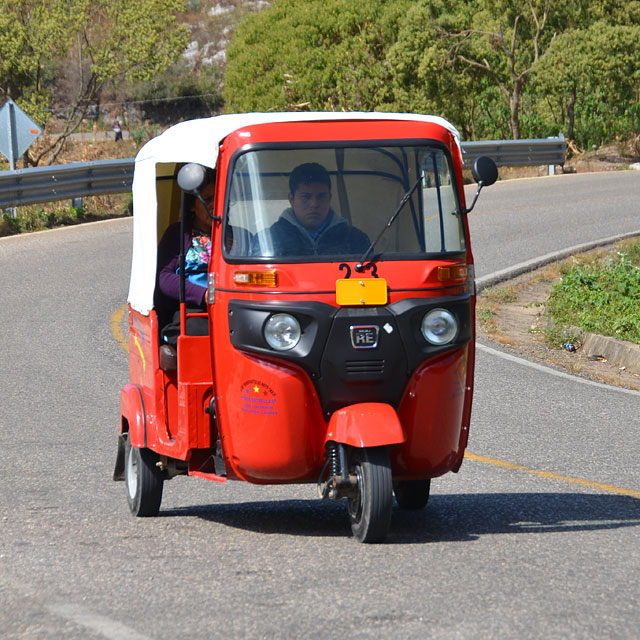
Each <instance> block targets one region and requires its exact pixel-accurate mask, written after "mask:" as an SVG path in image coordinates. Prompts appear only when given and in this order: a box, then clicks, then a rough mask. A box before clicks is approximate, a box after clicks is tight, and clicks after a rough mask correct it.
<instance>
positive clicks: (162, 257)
mask: <svg viewBox="0 0 640 640" xmlns="http://www.w3.org/2000/svg"><path fill="white" fill-rule="evenodd" d="M191 231H192V225H191V223H190V222H189V221H187V220H185V225H184V238H183V244H184V252H185V254H186V253H187V251H188V250H189V247H190V246H191ZM179 266H180V223H179V222H176V223H175V224H172V225H171V226H170V227H169V228H168V229H167V230H166V231H165V234H164V235H163V236H162V240H160V244H159V245H158V287H159V289H160V291H162V293H163V294H164V295H165V296H166V297H167V298H171V299H173V300H175V301H176V302H177V301H179V300H180V276H179V275H178V274H177V271H178V267H179ZM206 291H207V290H206V288H205V287H200V286H198V285H197V284H193V282H189V281H188V280H187V281H186V282H185V283H184V297H185V302H186V303H187V305H188V306H194V307H199V306H202V305H204V303H205V301H204V294H205V293H206Z"/></svg>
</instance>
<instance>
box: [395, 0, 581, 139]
mask: <svg viewBox="0 0 640 640" xmlns="http://www.w3.org/2000/svg"><path fill="white" fill-rule="evenodd" d="M581 12H582V4H581V3H580V2H579V1H577V0H563V1H562V2H560V0H481V1H479V2H469V1H468V0H451V1H450V2H447V3H446V4H445V3H444V2H443V0H421V1H420V2H418V3H416V4H415V6H414V7H413V8H412V10H411V12H410V13H409V14H408V16H407V20H406V23H405V27H404V28H403V30H401V36H402V37H401V38H400V39H399V40H398V43H397V44H396V51H395V59H398V58H400V57H401V56H402V55H403V52H404V51H411V52H418V57H417V60H416V64H417V66H416V67H414V68H415V78H416V82H415V83H414V87H413V89H414V91H416V92H422V90H423V88H424V90H425V91H426V92H427V94H428V95H433V91H434V89H435V88H436V87H433V86H430V85H432V84H433V82H432V81H430V80H428V79H427V78H426V75H425V73H424V72H421V68H422V67H424V65H428V66H430V67H431V69H432V71H433V72H434V73H438V74H440V75H449V76H451V80H450V88H451V89H452V90H453V91H454V93H455V95H456V97H457V98H458V99H462V101H463V104H465V105H466V108H467V110H468V109H469V96H470V95H473V96H474V98H475V99H476V100H477V98H478V97H479V94H480V95H483V96H484V98H485V99H488V100H489V102H490V103H493V104H494V105H495V104H496V100H499V101H500V102H501V103H502V107H501V108H505V107H506V108H507V109H508V114H509V127H510V131H511V135H512V137H513V138H514V139H518V138H520V137H521V125H520V109H521V102H522V97H523V94H524V92H525V88H526V86H527V83H528V82H529V80H530V76H531V73H532V71H533V68H534V66H535V65H536V63H537V62H538V61H539V60H540V59H541V58H542V57H544V55H545V53H546V51H547V49H548V47H549V45H550V44H551V43H552V42H553V40H554V38H555V36H556V34H557V32H558V31H560V30H561V29H562V28H563V25H570V24H572V22H573V21H575V20H576V19H579V16H580V15H581ZM410 22H412V23H413V27H412V28H411V29H407V27H406V24H409V23H410ZM416 34H422V35H419V36H418V37H421V38H422V39H424V38H425V37H428V40H429V43H430V44H429V46H428V47H417V46H416V44H417V42H416ZM409 73H410V71H409ZM405 75H406V74H405ZM487 81H488V82H487ZM415 85H417V86H415ZM487 113H489V112H487Z"/></svg>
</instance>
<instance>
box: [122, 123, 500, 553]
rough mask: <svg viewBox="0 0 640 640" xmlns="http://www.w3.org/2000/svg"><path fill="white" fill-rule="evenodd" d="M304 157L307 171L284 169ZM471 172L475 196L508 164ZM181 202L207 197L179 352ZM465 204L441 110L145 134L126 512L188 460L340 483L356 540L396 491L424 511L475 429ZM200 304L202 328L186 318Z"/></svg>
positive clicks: (329, 491) (197, 470)
mask: <svg viewBox="0 0 640 640" xmlns="http://www.w3.org/2000/svg"><path fill="white" fill-rule="evenodd" d="M309 165H313V167H314V168H315V169H314V171H316V173H313V171H312V172H311V174H309V175H308V176H307V177H306V178H305V175H306V174H305V173H304V170H302V173H301V172H300V170H297V171H294V170H295V169H296V168H299V167H300V166H303V167H306V169H307V170H308V171H311V170H310V169H309ZM318 166H319V167H320V169H318ZM318 171H319V172H320V173H318ZM207 172H208V173H209V175H214V176H215V178H214V180H215V196H214V198H213V201H212V203H211V205H209V204H208V203H206V202H205V201H204V200H203V199H202V198H201V194H200V191H201V189H202V184H203V181H204V179H205V176H206V174H207ZM295 175H298V179H296V180H297V181H296V180H294V176H295ZM300 175H302V178H301V179H299V178H300ZM473 175H474V178H475V180H476V182H478V189H477V192H476V198H477V196H478V194H479V192H480V189H481V188H482V186H485V185H489V184H492V183H493V182H495V180H496V178H497V170H496V166H495V164H494V163H493V161H492V160H490V159H488V158H479V159H478V160H477V161H476V163H475V164H474V168H473ZM309 176H310V177H309ZM318 176H320V177H318ZM189 197H195V198H196V199H199V201H200V202H201V203H202V205H203V206H209V207H210V211H209V213H210V227H211V253H210V260H209V263H208V271H207V273H206V278H205V279H206V287H207V290H206V298H205V299H206V307H204V308H202V309H200V310H199V311H198V310H196V312H195V313H193V312H192V311H191V309H190V308H188V306H187V304H186V301H185V294H184V289H185V287H184V284H185V278H186V276H185V268H184V264H185V262H184V255H183V253H184V251H181V254H182V255H181V256H180V261H179V264H180V266H179V267H178V269H177V273H178V275H180V276H181V278H182V282H181V285H182V286H181V298H180V299H179V300H176V301H175V308H176V309H179V311H180V313H179V317H180V325H179V335H178V337H177V346H176V349H175V350H174V351H173V352H172V354H171V355H172V357H167V356H166V349H165V347H166V345H164V344H162V343H161V338H160V336H161V334H162V330H163V326H162V325H163V323H165V322H166V314H164V315H163V314H161V313H160V312H159V302H158V295H159V291H158V282H159V277H158V273H157V271H158V267H157V253H158V243H159V241H160V239H161V238H162V237H163V235H164V233H165V231H166V229H167V228H168V227H169V225H171V224H173V223H176V222H177V221H179V220H180V218H181V217H182V219H183V223H182V224H183V229H182V230H183V231H184V224H185V223H184V219H185V215H186V214H187V209H188V208H189V207H188V204H186V203H187V202H188V198H189ZM474 203H475V199H474ZM468 211H470V209H467V208H466V203H465V195H464V191H463V176H462V160H461V146H460V139H459V135H458V132H457V131H456V129H455V128H454V127H453V126H452V125H451V124H449V123H448V122H447V121H445V120H443V119H442V118H438V117H433V116H424V115H415V114H391V113H388V114H386V113H279V114H274V113H272V114H238V115H223V116H217V117H212V118H207V119H201V120H191V121H187V122H183V123H181V124H177V125H175V126H173V127H171V128H169V129H168V130H167V131H165V132H164V133H163V134H162V135H160V136H158V137H157V138H155V139H153V140H151V141H150V142H148V143H147V144H146V145H145V146H144V147H143V148H142V150H141V151H140V152H139V154H138V156H137V157H136V161H135V172H134V179H133V212H134V218H133V258H132V271H131V283H130V290H129V298H128V301H129V323H128V324H129V357H130V382H129V383H128V384H127V385H125V386H124V388H123V389H122V394H121V401H120V436H119V440H118V455H117V462H116V470H115V473H114V479H116V480H125V482H126V489H127V497H128V503H129V507H130V509H131V511H132V512H133V513H134V514H135V515H137V516H153V515H155V514H157V512H158V510H159V508H160V502H161V499H162V491H163V483H164V481H165V480H168V479H170V478H173V477H175V476H177V475H190V476H198V477H200V478H207V479H209V480H213V481H216V482H225V481H227V480H243V481H247V482H251V483H258V484H284V483H310V482H313V483H317V485H318V490H319V494H320V496H321V497H322V498H326V499H341V498H345V499H346V504H347V511H348V515H349V518H350V522H351V528H352V532H353V535H354V537H355V538H357V539H358V540H360V541H362V542H379V541H382V540H383V539H384V538H385V537H386V535H387V533H388V529H389V525H390V519H391V513H392V507H393V496H394V495H395V499H396V501H397V504H398V507H399V508H407V509H415V508H421V507H423V506H424V505H425V504H426V503H427V500H428V497H429V490H430V481H431V478H434V477H436V476H440V475H442V474H444V473H447V472H449V471H457V470H458V469H459V467H460V465H461V463H462V459H463V455H464V451H465V447H466V444H467V438H468V433H469V419H470V413H471V398H472V390H473V371H474V306H475V297H474V271H473V258H472V254H471V248H470V245H469V232H468V225H467V218H466V213H468ZM305 216H306V218H305ZM314 216H315V217H314ZM192 317H199V318H204V319H205V326H207V327H208V335H190V331H189V330H188V327H189V320H190V319H191V318H192ZM204 333H206V330H205V331H204ZM161 347H162V349H164V353H162V349H161ZM169 350H170V351H171V347H169ZM176 352H177V353H176Z"/></svg>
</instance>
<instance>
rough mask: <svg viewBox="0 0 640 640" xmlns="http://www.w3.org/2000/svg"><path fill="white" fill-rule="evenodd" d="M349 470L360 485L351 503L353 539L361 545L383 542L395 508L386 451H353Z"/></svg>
mask: <svg viewBox="0 0 640 640" xmlns="http://www.w3.org/2000/svg"><path fill="white" fill-rule="evenodd" d="M349 467H350V469H349V471H350V474H351V475H355V476H356V478H357V481H358V490H357V494H356V495H355V496H353V497H351V498H349V499H348V504H349V518H350V520H351V531H352V532H353V536H354V537H355V538H356V539H357V540H359V541H360V542H382V541H383V540H384V539H385V538H386V536H387V533H388V531H389V525H390V523H391V509H392V506H393V495H392V481H391V465H390V463H389V454H388V452H387V449H386V447H371V448H369V449H352V456H351V462H350V465H349Z"/></svg>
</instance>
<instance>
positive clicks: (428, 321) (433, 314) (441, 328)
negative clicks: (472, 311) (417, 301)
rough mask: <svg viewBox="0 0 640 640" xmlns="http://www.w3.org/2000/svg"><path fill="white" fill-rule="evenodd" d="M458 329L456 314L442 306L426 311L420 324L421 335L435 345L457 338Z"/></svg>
mask: <svg viewBox="0 0 640 640" xmlns="http://www.w3.org/2000/svg"><path fill="white" fill-rule="evenodd" d="M459 329H460V326H459V323H458V319H457V318H456V315H455V314H454V313H453V312H451V311H449V309H444V308H442V307H437V308H435V309H430V310H429V311H427V312H426V313H425V314H424V317H423V318H422V323H421V324H420V331H421V333H422V337H423V338H424V339H425V340H426V341H427V342H428V343H429V344H432V345H434V346H437V347H442V346H446V345H448V344H451V343H452V342H453V341H454V340H455V339H456V338H457V336H458V332H459Z"/></svg>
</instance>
